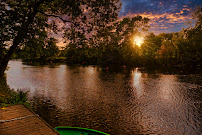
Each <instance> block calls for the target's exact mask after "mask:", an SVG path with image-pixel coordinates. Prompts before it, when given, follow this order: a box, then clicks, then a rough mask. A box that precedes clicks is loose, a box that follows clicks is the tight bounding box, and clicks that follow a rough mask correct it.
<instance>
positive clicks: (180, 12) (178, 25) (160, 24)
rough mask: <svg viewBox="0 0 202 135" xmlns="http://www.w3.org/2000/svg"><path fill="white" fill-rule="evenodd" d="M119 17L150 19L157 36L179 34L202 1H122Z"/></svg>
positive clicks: (152, 29)
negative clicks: (163, 33) (160, 34)
mask: <svg viewBox="0 0 202 135" xmlns="http://www.w3.org/2000/svg"><path fill="white" fill-rule="evenodd" d="M122 2H123V5H122V10H121V11H120V13H119V16H120V17H121V18H122V17H124V16H135V15H141V16H142V17H148V18H149V19H150V22H149V24H150V26H151V28H150V30H149V31H151V32H154V33H156V34H159V33H161V32H165V33H167V32H177V31H180V30H181V29H182V28H183V27H187V26H185V25H184V24H185V22H186V21H188V20H190V19H192V16H191V14H192V12H193V11H194V9H196V7H197V6H199V5H202V1H201V0H122Z"/></svg>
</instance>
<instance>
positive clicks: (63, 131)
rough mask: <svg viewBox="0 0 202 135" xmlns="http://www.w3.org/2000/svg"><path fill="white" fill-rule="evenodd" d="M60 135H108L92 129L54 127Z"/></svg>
mask: <svg viewBox="0 0 202 135" xmlns="http://www.w3.org/2000/svg"><path fill="white" fill-rule="evenodd" d="M55 129H56V131H58V132H59V133H60V135H109V134H106V133H104V132H100V131H97V130H94V129H88V128H81V127H61V126H59V127H55Z"/></svg>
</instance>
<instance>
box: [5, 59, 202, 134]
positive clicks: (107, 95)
mask: <svg viewBox="0 0 202 135" xmlns="http://www.w3.org/2000/svg"><path fill="white" fill-rule="evenodd" d="M173 70H175V69H172V70H170V71H169V70H168V71H167V70H166V71H165V70H162V71H161V70H146V69H145V68H128V67H126V68H124V67H118V66H117V67H115V68H111V67H109V68H108V69H107V68H101V67H98V66H81V65H80V66H70V65H66V64H57V65H54V64H50V65H27V64H24V63H22V62H21V61H20V60H12V61H10V62H9V69H8V70H7V71H6V74H7V83H8V85H9V86H10V88H14V89H15V90H17V89H22V90H25V91H26V90H28V91H29V94H28V96H29V102H30V103H31V105H32V106H33V109H34V111H35V112H36V113H37V114H39V116H40V117H42V118H43V119H44V120H45V121H47V122H48V123H49V124H50V125H51V126H53V127H56V126H75V127H85V128H92V129H96V130H100V131H103V132H106V133H109V134H111V135H135V134H168V135H171V134H178V135H182V134H183V135H185V134H187V135H191V134H192V135H199V134H202V132H201V123H202V73H201V72H200V70H199V71H193V72H192V71H189V72H185V71H183V70H178V71H176V72H173Z"/></svg>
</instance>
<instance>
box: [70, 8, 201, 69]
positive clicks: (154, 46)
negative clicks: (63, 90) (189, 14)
mask: <svg viewBox="0 0 202 135" xmlns="http://www.w3.org/2000/svg"><path fill="white" fill-rule="evenodd" d="M201 12H202V8H200V7H199V8H198V10H197V11H196V12H195V14H194V15H193V16H194V19H195V21H196V23H195V26H194V27H188V28H187V29H182V30H181V31H180V32H174V33H161V34H159V35H155V34H153V33H149V34H148V35H147V36H145V37H144V43H143V44H142V45H141V47H139V46H135V45H134V43H133V37H134V36H135V35H138V28H142V29H146V28H148V26H147V23H148V21H149V20H148V19H147V18H142V17H141V16H136V17H133V18H124V19H123V20H122V21H118V22H116V23H113V24H112V25H110V26H106V27H103V28H102V29H100V30H99V31H98V32H97V34H96V35H94V36H93V37H92V38H90V39H88V41H87V40H86V39H85V40H82V41H85V42H79V43H78V41H77V40H76V41H72V42H70V43H69V45H68V46H67V48H66V57H67V60H68V61H69V62H72V63H82V62H85V63H87V64H101V65H103V64H104V65H108V64H122V65H141V66H146V65H193V66H196V65H200V66H201V65H202V29H201V26H202V15H201ZM68 37H69V38H71V35H68ZM74 37H76V36H75V35H74ZM80 39H82V38H80Z"/></svg>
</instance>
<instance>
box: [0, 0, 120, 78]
mask: <svg viewBox="0 0 202 135" xmlns="http://www.w3.org/2000/svg"><path fill="white" fill-rule="evenodd" d="M0 7H1V8H0V20H1V22H0V29H1V33H0V34H1V35H0V76H3V75H4V72H5V70H6V67H7V64H8V62H9V60H10V59H11V57H12V55H13V54H14V53H15V52H16V50H17V49H18V48H20V47H21V46H23V45H26V43H27V42H30V41H31V40H32V41H34V42H33V43H34V44H35V43H38V42H40V37H43V36H44V37H45V36H47V33H48V32H54V33H58V32H60V31H62V30H64V29H66V30H67V31H68V29H69V28H72V27H74V28H75V29H77V30H78V31H80V32H81V33H84V32H85V31H89V32H90V31H92V30H93V29H94V28H98V27H101V26H103V25H104V24H105V23H109V22H111V21H113V20H114V19H115V18H116V17H117V15H118V13H117V11H118V9H119V0H99V1H93V0H1V2H0ZM59 22H63V23H65V24H64V25H58V24H61V23H59ZM67 31H66V32H67ZM32 41H31V43H32ZM6 48H8V51H6Z"/></svg>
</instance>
